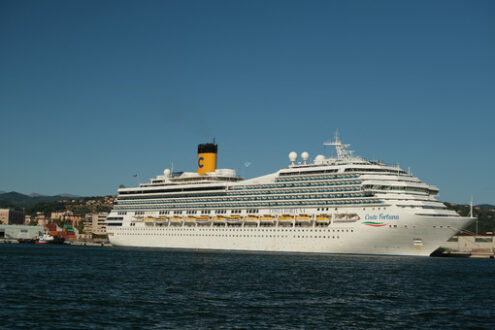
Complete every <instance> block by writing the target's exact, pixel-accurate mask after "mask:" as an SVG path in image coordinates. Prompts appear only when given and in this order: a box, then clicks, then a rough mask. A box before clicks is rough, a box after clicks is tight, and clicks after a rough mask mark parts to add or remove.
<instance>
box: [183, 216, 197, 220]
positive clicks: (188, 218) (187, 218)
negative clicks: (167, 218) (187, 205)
mask: <svg viewBox="0 0 495 330" xmlns="http://www.w3.org/2000/svg"><path fill="white" fill-rule="evenodd" d="M184 220H186V221H195V220H196V217H193V216H190V215H188V216H187V217H185V219H184Z"/></svg>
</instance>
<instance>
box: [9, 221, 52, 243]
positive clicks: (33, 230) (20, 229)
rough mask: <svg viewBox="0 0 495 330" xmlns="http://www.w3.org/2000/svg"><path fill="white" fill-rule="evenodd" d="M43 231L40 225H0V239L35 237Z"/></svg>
mask: <svg viewBox="0 0 495 330" xmlns="http://www.w3.org/2000/svg"><path fill="white" fill-rule="evenodd" d="M43 232H44V229H43V227H42V226H24V225H1V224H0V239H5V240H10V239H12V240H15V239H36V238H38V237H39V235H40V234H42V233H43Z"/></svg>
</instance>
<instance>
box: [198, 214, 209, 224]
mask: <svg viewBox="0 0 495 330" xmlns="http://www.w3.org/2000/svg"><path fill="white" fill-rule="evenodd" d="M195 220H196V221H197V222H201V223H205V222H209V221H210V220H211V218H210V216H209V215H201V216H199V217H198V218H195Z"/></svg>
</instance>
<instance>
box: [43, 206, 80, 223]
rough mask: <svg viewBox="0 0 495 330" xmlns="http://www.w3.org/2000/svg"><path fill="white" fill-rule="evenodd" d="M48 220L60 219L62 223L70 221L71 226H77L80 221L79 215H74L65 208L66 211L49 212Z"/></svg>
mask: <svg viewBox="0 0 495 330" xmlns="http://www.w3.org/2000/svg"><path fill="white" fill-rule="evenodd" d="M50 220H51V222H54V221H62V222H64V223H67V222H69V221H70V223H71V224H72V226H74V227H77V225H78V224H79V222H80V221H81V217H80V216H76V215H74V213H72V211H68V210H66V211H61V212H52V213H51V214H50Z"/></svg>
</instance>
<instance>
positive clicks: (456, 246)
mask: <svg viewBox="0 0 495 330" xmlns="http://www.w3.org/2000/svg"><path fill="white" fill-rule="evenodd" d="M442 247H443V248H446V249H449V250H451V251H452V252H459V253H471V254H473V253H478V254H483V253H486V254H491V255H493V254H494V253H495V235H493V234H492V233H487V234H485V235H456V236H453V237H451V238H450V239H449V240H448V241H447V242H445V243H444V244H442Z"/></svg>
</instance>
